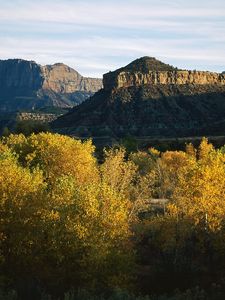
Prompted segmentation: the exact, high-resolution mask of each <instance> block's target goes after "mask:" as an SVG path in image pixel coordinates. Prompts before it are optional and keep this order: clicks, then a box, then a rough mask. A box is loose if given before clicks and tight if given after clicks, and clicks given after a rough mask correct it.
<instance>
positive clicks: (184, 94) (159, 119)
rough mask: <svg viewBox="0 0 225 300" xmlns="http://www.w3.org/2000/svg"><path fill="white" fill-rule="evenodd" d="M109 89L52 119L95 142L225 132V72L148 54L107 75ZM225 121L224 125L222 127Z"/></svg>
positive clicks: (66, 130) (63, 128)
mask: <svg viewBox="0 0 225 300" xmlns="http://www.w3.org/2000/svg"><path fill="white" fill-rule="evenodd" d="M103 85H104V88H103V89H102V90H100V91H99V92H97V93H96V94H95V95H94V96H92V97H91V98H90V99H89V100H87V101H85V102H84V103H82V104H81V105H79V106H78V107H75V108H73V109H72V110H71V111H70V112H69V113H67V114H65V115H63V116H62V117H59V118H58V119H57V120H55V121H54V122H53V123H52V127H53V128H54V130H55V131H58V132H62V133H66V134H70V135H73V136H78V137H81V138H84V137H92V138H94V139H95V140H96V141H97V140H99V141H101V140H110V139H120V138H122V137H126V136H134V137H137V138H139V139H141V138H146V137H148V138H153V137H154V138H155V137H184V136H197V135H206V134H207V135H208V134H210V135H217V134H218V135H225V127H224V124H225V75H224V74H219V73H213V72H203V71H187V70H178V69H177V68H174V67H172V66H169V65H167V64H164V63H162V62H160V61H158V60H156V59H155V58H151V57H143V58H140V59H137V60H135V61H134V62H132V63H131V64H129V65H127V66H126V67H124V68H121V69H118V70H116V71H114V72H109V73H107V74H105V75H104V76H103ZM220 125H221V126H220Z"/></svg>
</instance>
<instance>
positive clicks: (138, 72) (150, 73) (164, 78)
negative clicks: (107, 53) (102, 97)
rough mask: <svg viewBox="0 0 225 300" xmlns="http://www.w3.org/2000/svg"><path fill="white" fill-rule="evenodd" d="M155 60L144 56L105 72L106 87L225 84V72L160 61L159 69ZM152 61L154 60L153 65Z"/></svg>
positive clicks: (109, 88)
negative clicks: (183, 68)
mask: <svg viewBox="0 0 225 300" xmlns="http://www.w3.org/2000/svg"><path fill="white" fill-rule="evenodd" d="M154 61H156V60H155V58H146V57H144V58H142V59H138V60H137V61H134V62H133V63H131V64H130V65H128V66H127V67H125V68H122V69H119V70H116V71H115V72H109V73H107V74H105V75H104V76H103V84H104V89H106V90H112V89H119V88H122V87H125V88H126V87H130V86H140V85H144V84H149V85H158V84H165V85H169V84H176V85H182V84H196V85H206V84H209V85H211V84H218V85H224V84H225V74H223V73H221V74H219V73H213V72H204V71H186V70H178V69H176V68H173V67H171V66H169V67H168V65H164V64H163V63H161V64H159V63H158V65H159V66H160V67H159V69H158V70H157V69H156V67H155V66H154ZM141 62H142V63H141ZM150 62H152V65H151V64H150ZM140 65H141V67H140V69H139V68H138V67H139V66H140ZM163 65H164V67H163Z"/></svg>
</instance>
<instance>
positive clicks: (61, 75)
mask: <svg viewBox="0 0 225 300" xmlns="http://www.w3.org/2000/svg"><path fill="white" fill-rule="evenodd" d="M101 88H102V80H101V79H97V78H85V77H83V76H81V75H80V74H79V73H78V72H77V71H75V70H73V69H72V68H70V67H68V66H66V65H64V64H61V63H60V64H54V65H47V66H41V65H38V64H37V63H35V62H34V61H26V60H22V59H9V60H1V61H0V112H1V111H4V112H10V111H16V110H22V111H24V110H34V109H40V108H42V107H61V108H71V107H73V106H74V105H77V104H79V103H81V102H82V101H84V100H85V99H87V98H88V97H90V96H91V95H93V94H94V93H95V92H96V91H98V90H99V89H101Z"/></svg>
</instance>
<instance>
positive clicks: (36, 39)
mask: <svg viewBox="0 0 225 300" xmlns="http://www.w3.org/2000/svg"><path fill="white" fill-rule="evenodd" d="M3 30H5V32H4V31H3ZM224 32H225V2H224V0H214V1H210V0H205V1H203V0H198V1H194V0H190V1H189V2H187V1H184V0H170V1H169V0H160V1H156V0H120V1H119V0H114V1H103V0H86V1H79V0H78V1H69V0H55V1H53V0H39V1H35V2H34V1H28V0H11V1H5V0H4V1H3V0H0V45H1V47H0V58H2V59H3V58H10V57H22V58H25V59H31V60H36V61H38V62H39V63H42V64H49V63H54V62H58V61H59V62H64V63H67V64H69V65H71V66H72V67H74V68H76V69H78V71H80V72H81V73H82V74H84V75H90V76H101V75H102V73H104V72H107V71H108V70H113V69H115V68H117V67H120V66H121V65H122V64H126V63H129V61H130V60H131V59H134V58H136V57H140V56H142V55H150V56H156V57H158V58H161V59H163V60H166V62H168V63H173V62H175V63H178V64H179V67H184V68H186V67H188V66H192V65H194V64H196V68H198V65H199V66H203V65H204V64H205V67H212V68H214V69H215V68H216V67H217V66H218V70H220V69H221V68H222V66H221V65H225V52H224V48H225V35H224ZM170 60H171V61H170ZM224 69H225V66H224Z"/></svg>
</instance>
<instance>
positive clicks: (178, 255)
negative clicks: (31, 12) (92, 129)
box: [0, 132, 225, 300]
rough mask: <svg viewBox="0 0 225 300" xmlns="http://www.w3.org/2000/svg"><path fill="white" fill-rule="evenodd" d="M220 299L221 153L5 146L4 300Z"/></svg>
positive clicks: (0, 281) (224, 221)
mask: <svg viewBox="0 0 225 300" xmlns="http://www.w3.org/2000/svg"><path fill="white" fill-rule="evenodd" d="M224 295H225V147H220V148H215V147H214V146H213V145H212V144H210V143H209V142H208V140H207V139H206V138H203V139H202V141H201V143H200V144H199V145H198V146H197V147H196V146H193V145H192V144H186V150H185V151H164V152H160V151H159V150H157V149H155V148H153V147H152V148H148V149H147V150H145V151H141V150H136V151H133V152H132V151H128V150H127V149H126V147H121V146H114V147H111V148H107V149H104V151H103V153H102V154H101V155H100V156H99V153H98V152H96V149H95V146H94V145H93V144H92V141H91V140H87V141H80V140H76V139H73V138H71V137H68V136H63V135H59V134H53V133H48V132H45V133H38V134H31V135H29V136H25V135H23V134H10V135H9V136H7V137H2V139H1V142H0V299H1V300H3V299H4V300H56V299H57V300H59V299H62V300H98V299H100V300H106V299H109V300H135V299H138V300H144V299H145V300H153V299H154V300H167V299H168V300H191V299H193V300H195V299H196V300H197V299H199V300H200V299H203V300H204V299H212V300H219V299H221V300H222V299H224Z"/></svg>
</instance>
